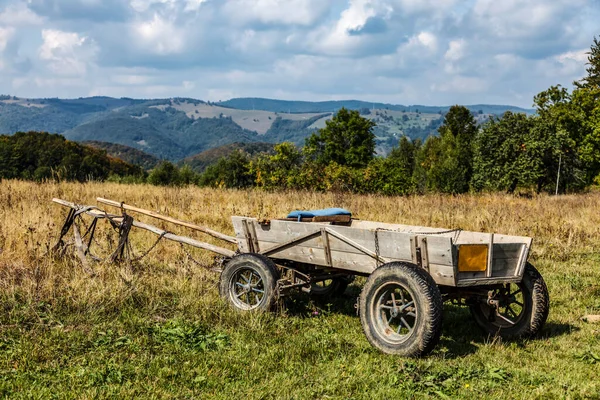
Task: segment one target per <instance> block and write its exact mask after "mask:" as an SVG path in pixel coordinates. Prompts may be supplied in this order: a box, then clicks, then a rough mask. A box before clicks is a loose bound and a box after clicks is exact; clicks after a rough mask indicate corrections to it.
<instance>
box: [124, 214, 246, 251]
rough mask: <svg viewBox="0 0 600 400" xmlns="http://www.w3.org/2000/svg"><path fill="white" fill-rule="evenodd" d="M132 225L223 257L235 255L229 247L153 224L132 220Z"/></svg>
mask: <svg viewBox="0 0 600 400" xmlns="http://www.w3.org/2000/svg"><path fill="white" fill-rule="evenodd" d="M133 226H135V227H136V228H140V229H145V230H147V231H150V232H152V233H155V234H157V235H159V236H160V235H162V236H163V237H164V238H165V239H168V240H172V241H174V242H178V243H183V244H189V245H190V246H193V247H197V248H199V249H204V250H208V251H212V252H213V253H217V254H221V255H223V256H225V257H233V256H234V255H235V252H234V251H231V250H229V249H225V248H223V247H219V246H215V245H213V244H210V243H205V242H200V241H198V240H195V239H192V238H189V237H187V236H178V235H175V234H173V233H170V232H167V231H163V230H162V229H160V228H157V227H155V226H152V225H148V224H144V223H142V222H139V221H133Z"/></svg>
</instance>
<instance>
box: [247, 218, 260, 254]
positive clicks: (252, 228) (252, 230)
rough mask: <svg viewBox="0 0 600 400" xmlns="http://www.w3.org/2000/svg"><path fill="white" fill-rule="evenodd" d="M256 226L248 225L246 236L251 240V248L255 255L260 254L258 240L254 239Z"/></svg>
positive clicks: (253, 224)
mask: <svg viewBox="0 0 600 400" xmlns="http://www.w3.org/2000/svg"><path fill="white" fill-rule="evenodd" d="M255 226H256V224H255V223H253V222H251V223H250V224H248V234H249V235H250V240H252V248H253V249H254V252H255V253H260V245H259V244H258V238H257V237H256V228H255Z"/></svg>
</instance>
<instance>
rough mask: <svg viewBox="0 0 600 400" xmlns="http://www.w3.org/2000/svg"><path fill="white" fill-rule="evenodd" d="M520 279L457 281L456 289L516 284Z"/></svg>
mask: <svg viewBox="0 0 600 400" xmlns="http://www.w3.org/2000/svg"><path fill="white" fill-rule="evenodd" d="M520 281H521V278H518V277H511V278H483V279H459V280H458V282H457V283H456V286H457V287H470V286H481V285H497V284H502V283H518V282H520Z"/></svg>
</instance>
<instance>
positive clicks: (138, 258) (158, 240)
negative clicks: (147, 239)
mask: <svg viewBox="0 0 600 400" xmlns="http://www.w3.org/2000/svg"><path fill="white" fill-rule="evenodd" d="M167 233H169V232H163V233H161V234H160V236H159V237H158V239H156V242H154V244H153V245H152V246H150V248H149V249H148V250H146V251H145V252H143V253H142V254H141V255H139V256H137V257H134V258H131V259H130V262H138V261H141V260H142V259H143V258H144V257H146V256H147V255H148V254H150V252H151V251H152V250H154V248H155V247H156V246H157V245H158V242H160V241H161V240H162V238H163V237H165V235H166V234H167ZM131 254H133V253H131Z"/></svg>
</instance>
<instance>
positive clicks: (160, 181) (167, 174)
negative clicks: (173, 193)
mask: <svg viewBox="0 0 600 400" xmlns="http://www.w3.org/2000/svg"><path fill="white" fill-rule="evenodd" d="M148 183H150V184H152V185H158V186H177V185H179V184H180V179H179V169H178V168H177V167H176V166H175V165H174V164H173V163H171V162H169V161H163V162H161V163H160V164H159V165H158V166H157V167H156V168H154V169H153V170H152V171H150V175H148Z"/></svg>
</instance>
